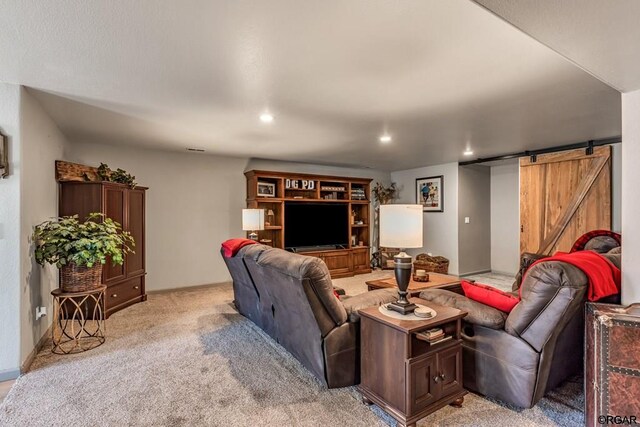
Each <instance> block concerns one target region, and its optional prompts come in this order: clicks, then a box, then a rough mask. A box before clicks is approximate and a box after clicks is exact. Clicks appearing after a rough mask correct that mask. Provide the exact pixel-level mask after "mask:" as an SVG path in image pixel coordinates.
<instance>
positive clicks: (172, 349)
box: [0, 272, 583, 427]
mask: <svg viewBox="0 0 640 427" xmlns="http://www.w3.org/2000/svg"><path fill="white" fill-rule="evenodd" d="M384 274H388V272H384ZM375 275H380V273H374V274H373V275H372V276H375ZM370 277H371V276H370ZM370 277H367V276H358V277H357V278H356V279H357V280H356V279H352V278H350V279H341V280H339V281H336V284H338V285H340V286H342V287H344V288H345V289H347V290H348V292H349V293H358V292H359V290H360V291H361V289H362V288H363V282H364V280H368V279H369V278H370ZM231 301H232V291H231V286H230V285H219V286H214V287H209V288H201V289H197V290H185V291H179V292H171V293H164V294H152V295H150V296H149V300H148V301H147V302H145V303H142V304H137V305H135V306H132V307H130V308H128V309H126V310H123V311H121V312H119V313H116V314H115V315H113V316H112V317H111V318H110V319H109V320H108V321H107V342H106V343H105V344H104V345H102V346H101V347H99V348H96V349H94V350H92V351H90V352H87V353H83V354H79V355H72V356H57V355H53V354H51V352H50V350H49V347H47V348H45V349H43V350H42V351H41V352H40V354H39V355H38V357H37V358H36V360H35V362H34V364H33V366H32V369H31V371H30V372H29V373H27V374H26V375H23V376H21V377H20V378H19V379H18V380H17V381H16V383H15V385H14V386H13V388H12V389H11V391H10V392H9V395H8V396H7V398H6V399H5V401H4V402H3V403H2V405H1V406H0V425H2V426H67V425H77V426H132V425H141V426H152V425H153V426H182V425H185V426H201V425H202V426H317V425H323V426H385V425H394V423H393V422H392V420H391V419H390V418H389V417H388V416H386V415H385V414H384V413H383V412H382V411H381V410H379V409H378V408H377V407H375V406H373V407H368V406H366V405H364V404H362V403H361V402H360V399H359V394H358V393H357V391H356V389H355V388H345V389H338V390H326V389H324V388H323V387H322V386H321V385H320V384H319V383H318V382H317V381H316V380H315V379H314V378H313V377H312V376H311V375H310V374H309V373H308V372H307V371H306V370H305V369H304V368H303V367H302V366H301V365H300V364H299V363H298V362H297V361H296V360H295V359H294V358H293V357H291V356H290V355H289V354H288V353H287V352H286V351H285V350H284V349H282V348H281V347H280V346H279V345H277V344H276V343H274V342H273V341H272V340H271V339H270V338H269V337H268V336H266V335H265V334H264V333H263V332H262V331H261V330H260V329H258V328H257V327H255V326H254V325H253V324H252V323H251V322H250V321H248V320H247V319H245V318H244V317H242V316H240V315H239V314H237V312H236V311H235V310H234V309H233V306H232V304H231ZM582 404H583V396H582V383H581V382H580V381H579V380H576V381H572V382H568V383H566V384H565V385H564V386H563V387H561V388H560V389H559V390H558V391H556V392H554V393H553V394H551V395H550V396H548V397H546V398H545V399H544V400H543V401H542V402H540V403H539V404H538V405H537V406H536V407H535V408H534V409H530V410H519V409H512V408H509V407H507V406H505V405H501V404H500V403H498V402H494V401H491V400H488V399H484V398H482V397H480V396H476V395H473V394H469V395H467V398H466V399H465V402H464V406H463V407H462V408H461V409H456V408H452V407H446V408H444V409H442V410H440V411H438V412H436V413H434V414H432V415H430V416H429V417H427V418H425V419H423V420H422V421H421V422H420V423H419V424H418V425H419V426H421V427H422V426H427V425H442V426H449V425H474V426H484V425H486V426H495V425H520V426H534V425H578V424H582V423H583V416H582V413H581V408H582Z"/></svg>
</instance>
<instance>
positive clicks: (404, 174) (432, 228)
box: [391, 163, 458, 274]
mask: <svg viewBox="0 0 640 427" xmlns="http://www.w3.org/2000/svg"><path fill="white" fill-rule="evenodd" d="M436 175H444V212H442V213H440V212H425V213H424V247H423V248H422V249H411V250H409V251H408V252H409V253H410V254H412V255H417V254H419V253H421V252H431V253H433V254H434V255H442V256H444V257H446V258H448V259H449V273H451V274H458V163H446V164H443V165H437V166H428V167H422V168H417V169H409V170H403V171H395V172H391V181H393V182H395V183H397V184H398V189H399V198H398V200H396V203H416V195H415V192H416V179H417V178H424V177H430V176H436Z"/></svg>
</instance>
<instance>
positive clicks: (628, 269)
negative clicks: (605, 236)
mask: <svg viewBox="0 0 640 427" xmlns="http://www.w3.org/2000/svg"><path fill="white" fill-rule="evenodd" d="M622 139H623V143H622V150H623V154H624V158H623V159H622V162H623V163H622V180H621V182H622V193H621V194H622V210H621V212H622V253H623V254H624V256H623V257H622V303H623V304H625V305H626V304H632V303H636V302H640V222H638V218H640V197H638V188H639V187H640V168H639V167H638V164H637V161H638V159H640V90H638V91H635V92H631V93H624V94H622Z"/></svg>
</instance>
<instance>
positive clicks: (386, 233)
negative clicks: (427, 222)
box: [380, 205, 423, 249]
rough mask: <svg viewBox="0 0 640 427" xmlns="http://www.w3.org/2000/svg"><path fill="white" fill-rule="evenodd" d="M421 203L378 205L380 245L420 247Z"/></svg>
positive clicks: (387, 246)
mask: <svg viewBox="0 0 640 427" xmlns="http://www.w3.org/2000/svg"><path fill="white" fill-rule="evenodd" d="M422 222H423V219H422V205H380V246H383V247H386V248H402V249H406V248H421V247H422Z"/></svg>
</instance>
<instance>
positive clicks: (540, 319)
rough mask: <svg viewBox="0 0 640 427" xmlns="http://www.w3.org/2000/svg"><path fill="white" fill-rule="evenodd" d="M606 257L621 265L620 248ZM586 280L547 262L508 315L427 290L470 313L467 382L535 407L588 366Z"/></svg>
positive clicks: (429, 295)
mask: <svg viewBox="0 0 640 427" xmlns="http://www.w3.org/2000/svg"><path fill="white" fill-rule="evenodd" d="M605 256H606V257H607V258H608V259H609V260H610V261H612V262H613V263H614V264H615V265H616V266H618V267H620V253H614V254H606V255H605ZM587 286H588V279H587V277H586V275H585V274H584V273H583V272H582V271H581V270H580V269H578V268H577V267H574V266H573V265H570V264H567V263H563V262H557V261H548V262H541V263H539V264H536V265H535V266H533V267H531V269H530V270H529V271H528V273H527V275H526V277H525V279H524V280H523V282H522V286H521V287H522V291H521V297H522V299H521V301H520V302H519V303H518V304H517V305H516V306H515V307H514V309H513V311H511V313H509V314H508V315H507V314H505V313H502V312H500V311H498V310H496V309H494V308H492V307H489V306H486V305H484V304H480V303H478V302H476V301H472V300H470V299H468V298H466V297H464V296H462V295H458V294H454V293H452V292H449V291H445V290H429V291H424V292H422V293H421V295H420V296H421V297H422V298H424V299H427V300H431V301H433V302H435V303H437V304H441V305H449V306H454V307H458V308H460V309H463V310H465V311H467V312H468V313H469V315H468V316H467V317H466V318H465V325H464V328H463V335H462V338H463V367H464V368H463V375H464V386H465V388H467V389H469V390H472V391H475V392H478V393H480V394H483V395H486V396H491V397H495V398H498V399H500V400H502V401H505V402H508V403H511V404H513V405H516V406H519V407H523V408H531V407H533V406H534V405H535V404H536V403H537V402H538V401H539V400H540V399H541V398H542V397H543V396H544V394H545V392H546V391H548V390H551V389H553V388H555V387H556V386H558V385H559V384H560V383H561V382H562V381H564V380H565V379H567V378H568V377H570V376H571V375H573V374H575V373H577V372H579V371H581V370H582V367H583V361H582V357H583V351H584V350H583V347H584V338H583V337H584V302H585V297H586V292H587Z"/></svg>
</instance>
